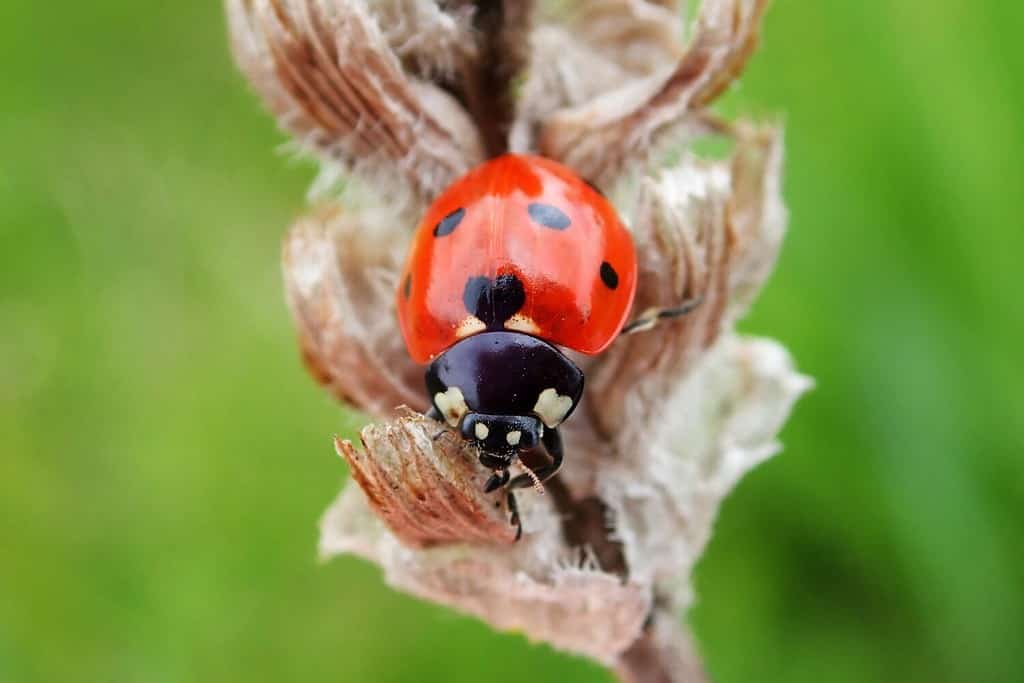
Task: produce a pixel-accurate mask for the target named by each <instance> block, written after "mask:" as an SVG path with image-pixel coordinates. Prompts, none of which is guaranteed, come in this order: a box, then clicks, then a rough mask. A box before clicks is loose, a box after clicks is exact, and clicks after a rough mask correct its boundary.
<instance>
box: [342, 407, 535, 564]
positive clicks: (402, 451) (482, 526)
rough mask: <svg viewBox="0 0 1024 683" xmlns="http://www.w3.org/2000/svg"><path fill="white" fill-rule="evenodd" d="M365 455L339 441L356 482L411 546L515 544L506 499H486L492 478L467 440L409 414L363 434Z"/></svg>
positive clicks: (373, 505) (376, 511)
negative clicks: (484, 490)
mask: <svg viewBox="0 0 1024 683" xmlns="http://www.w3.org/2000/svg"><path fill="white" fill-rule="evenodd" d="M360 437H361V439H362V443H363V447H364V448H365V452H363V451H360V450H358V449H357V448H355V447H354V446H353V445H352V443H351V442H349V441H341V440H339V439H335V443H334V445H335V448H336V449H337V451H338V454H339V455H341V456H342V457H344V458H345V460H346V462H348V465H349V472H350V473H351V475H352V478H353V479H354V480H355V481H356V482H357V483H358V484H359V487H360V488H361V489H362V490H363V493H364V494H365V495H366V499H367V501H368V503H369V505H370V507H371V508H372V509H373V511H374V512H375V513H376V514H377V516H379V517H380V518H381V519H382V520H383V521H384V523H385V524H387V525H388V527H389V528H390V529H391V531H392V532H393V533H394V534H395V535H396V536H397V537H398V538H400V539H402V541H403V542H404V543H405V544H406V545H409V546H411V547H416V548H424V547H428V546H432V545H438V544H444V543H512V542H513V541H514V539H515V533H514V530H513V529H512V527H511V526H510V525H509V522H508V510H507V509H506V508H505V502H504V496H503V495H502V494H501V493H494V494H491V495H489V496H487V495H485V494H483V485H484V482H485V481H486V480H487V477H488V476H490V474H491V473H490V471H489V470H487V469H485V468H484V467H483V466H482V465H481V464H480V462H479V460H478V459H477V457H476V453H475V452H473V451H472V449H470V448H469V446H468V445H467V444H466V442H465V441H463V440H461V439H459V438H458V437H457V435H456V434H454V433H452V432H451V431H449V430H446V429H444V428H442V427H441V426H440V425H439V424H438V423H437V422H435V421H434V420H429V419H427V418H424V417H423V416H422V415H419V414H416V413H411V412H410V414H409V415H408V416H406V417H402V418H398V419H396V420H392V421H390V422H386V423H381V424H371V425H369V426H367V427H365V428H364V429H363V430H362V432H360Z"/></svg>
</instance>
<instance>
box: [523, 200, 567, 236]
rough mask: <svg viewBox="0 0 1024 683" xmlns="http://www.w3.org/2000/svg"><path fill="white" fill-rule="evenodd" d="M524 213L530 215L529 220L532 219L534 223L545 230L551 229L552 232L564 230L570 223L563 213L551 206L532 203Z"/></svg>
mask: <svg viewBox="0 0 1024 683" xmlns="http://www.w3.org/2000/svg"><path fill="white" fill-rule="evenodd" d="M526 211H527V213H529V214H530V218H532V219H533V220H534V222H536V223H539V224H540V225H543V226H544V227H545V228H551V229H552V230H565V229H566V228H568V227H569V224H570V223H571V222H572V221H570V220H569V217H568V216H566V215H565V212H563V211H562V210H561V209H559V208H558V207H557V206H551V205H550V204H540V203H537V202H534V203H533V204H530V205H529V206H528V207H526Z"/></svg>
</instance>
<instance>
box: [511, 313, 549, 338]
mask: <svg viewBox="0 0 1024 683" xmlns="http://www.w3.org/2000/svg"><path fill="white" fill-rule="evenodd" d="M505 329H506V330H515V331H516V332H525V333H527V334H537V333H538V332H540V326H538V325H537V323H535V322H534V321H533V318H529V317H527V316H525V315H522V314H521V313H516V314H515V315H514V316H512V317H511V318H509V319H508V320H506V321H505Z"/></svg>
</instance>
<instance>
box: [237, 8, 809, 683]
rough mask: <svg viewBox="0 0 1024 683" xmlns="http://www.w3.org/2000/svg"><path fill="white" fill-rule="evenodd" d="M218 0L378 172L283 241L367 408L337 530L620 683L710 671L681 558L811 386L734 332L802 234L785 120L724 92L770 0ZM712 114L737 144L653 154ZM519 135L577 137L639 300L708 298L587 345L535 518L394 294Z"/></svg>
mask: <svg viewBox="0 0 1024 683" xmlns="http://www.w3.org/2000/svg"><path fill="white" fill-rule="evenodd" d="M225 2H226V5H227V8H228V14H229V19H230V26H231V31H232V43H233V46H234V49H235V54H236V57H237V59H238V61H239V64H240V66H241V68H242V70H243V72H244V73H245V74H246V75H247V76H248V77H249V78H250V80H251V81H252V83H253V84H254V86H255V87H256V89H257V91H258V92H259V93H260V95H261V96H262V97H263V98H264V100H265V102H266V103H267V105H268V107H269V108H270V110H271V111H272V112H273V113H274V114H275V115H276V116H277V117H278V119H279V121H280V124H281V126H282V127H283V128H284V129H286V130H287V131H289V132H290V133H292V134H293V135H294V137H295V138H296V141H297V142H298V143H299V144H300V146H301V147H302V148H303V149H305V150H307V151H309V152H312V153H314V154H316V155H317V156H318V157H319V158H320V159H321V160H322V161H323V174H324V176H326V177H327V178H328V179H330V178H335V177H337V176H338V175H339V174H344V177H346V178H350V177H359V178H360V179H361V180H362V181H363V182H362V183H348V184H347V188H348V189H346V194H345V195H344V196H343V197H340V198H339V197H338V196H331V197H330V198H329V199H328V201H326V202H325V205H324V206H320V207H318V208H317V209H316V210H314V211H311V212H310V213H309V215H307V216H306V217H304V218H302V219H301V220H299V221H298V222H297V223H296V225H295V226H294V227H293V228H292V230H291V232H290V233H289V235H288V237H287V238H286V240H285V248H284V269H285V280H286V285H287V290H288V302H289V304H290V306H291V309H292V312H293V314H294V317H295V321H296V325H297V328H298V333H299V334H298V336H299V340H300V348H301V350H302V353H303V357H304V360H305V362H306V365H307V367H308V368H309V369H310V371H311V373H312V374H313V376H314V377H315V378H316V380H317V381H318V382H320V383H321V384H323V385H324V386H325V387H326V388H327V389H328V391H330V392H331V393H332V394H333V395H334V396H336V397H337V398H339V399H340V400H342V401H343V402H345V403H347V404H349V405H351V406H353V407H355V408H357V409H359V410H362V411H364V412H365V413H367V414H369V415H371V416H372V417H373V418H374V420H375V422H374V423H373V424H370V425H368V426H367V427H365V428H364V429H363V430H362V431H361V433H360V441H361V445H356V444H353V443H351V442H348V441H344V440H338V441H337V442H336V444H335V447H336V450H337V452H338V454H339V455H340V456H341V457H342V458H344V460H345V461H346V462H347V463H348V466H349V471H350V472H351V479H350V482H349V483H348V484H347V485H346V487H345V488H344V490H343V491H342V492H341V494H340V495H339V496H338V498H337V500H336V501H335V502H334V504H333V505H331V506H330V508H329V509H328V510H327V512H326V513H325V514H324V517H323V520H322V522H321V540H320V549H321V553H322V554H323V555H324V556H325V557H329V556H333V555H336V554H339V553H353V554H357V555H360V556H362V557H365V558H367V559H368V560H370V561H371V562H374V563H376V564H378V565H379V566H380V567H381V568H382V569H383V571H384V575H385V579H386V580H387V581H388V583H390V584H391V585H392V586H395V587H396V588H398V589H401V590H404V591H407V592H409V593H412V594H415V595H418V596H420V597H422V598H424V599H427V600H431V601H434V602H437V603H440V604H444V605H448V606H450V607H452V608H454V609H457V610H461V611H463V612H466V613H469V614H472V615H475V616H477V617H479V618H480V619H482V620H484V621H486V622H487V623H489V624H491V625H492V626H494V627H495V628H497V629H502V630H507V629H515V630H518V631H521V632H523V633H525V634H527V635H528V636H529V637H530V638H531V639H533V640H538V641H542V642H546V643H549V644H550V645H552V646H553V647H556V648H559V649H563V650H567V651H569V652H573V653H576V654H580V655H583V656H586V657H590V658H592V659H594V660H596V661H598V662H600V663H602V664H604V665H605V666H607V667H608V668H609V669H610V670H612V671H614V672H615V673H616V674H617V675H618V676H619V678H620V679H621V680H622V681H624V682H625V683H702V682H703V681H706V680H707V677H706V675H705V673H704V672H703V670H702V667H701V664H700V659H699V657H698V656H697V653H696V650H695V648H694V647H693V644H692V642H691V639H690V635H689V633H688V632H687V631H686V629H685V628H684V627H683V626H682V624H681V623H680V621H679V619H678V615H679V613H681V612H682V611H683V610H685V609H686V608H687V607H688V606H689V603H690V600H691V594H690V589H689V577H690V575H691V573H692V570H693V567H694V564H695V563H696V562H697V560H698V559H699V557H700V556H701V553H702V552H703V550H704V547H705V546H706V544H707V542H708V539H709V538H710V535H711V528H712V525H713V522H714V519H715V515H716V514H717V510H718V507H719V505H720V504H721V502H722V500H723V499H724V498H725V497H726V496H727V495H728V494H729V492H730V491H731V489H732V488H733V486H734V485H735V484H736V482H737V481H738V480H739V479H740V478H741V477H742V476H743V475H744V474H745V473H746V472H747V471H749V470H750V469H751V468H753V467H755V466H756V465H758V464H759V463H761V462H762V461H763V460H765V459H766V458H768V457H770V456H771V455H773V454H774V453H775V452H776V451H777V450H778V445H777V443H776V442H775V436H776V434H777V433H778V431H779V429H780V428H781V426H782V424H783V423H784V422H785V420H786V418H787V417H788V413H789V410H790V408H791V406H792V405H793V403H794V402H795V401H796V399H797V398H798V397H799V396H800V394H801V393H803V392H804V391H806V390H807V388H808V387H809V386H810V381H809V380H808V379H807V378H805V377H803V376H801V375H799V374H798V373H797V372H796V370H795V368H794V365H793V362H792V360H791V359H790V357H789V355H788V353H787V352H786V350H785V349H784V348H783V347H782V346H781V345H779V344H777V343H775V342H773V341H771V340H766V339H756V338H748V337H744V336H741V335H739V334H737V333H736V331H735V324H736V321H737V319H738V318H739V317H740V316H741V315H742V314H743V313H744V312H745V311H746V309H747V307H748V306H749V304H750V303H751V302H752V301H753V299H754V297H755V296H756V295H757V294H758V292H759V291H760V289H761V287H762V286H763V284H764V283H765V281H766V280H767V278H768V277H769V275H770V274H771V271H772V269H773V268H774V265H775V260H776V256H777V254H778V251H779V248H780V246H781V243H782V238H783V235H784V232H785V224H786V211H785V208H784V206H783V204H782V199H781V187H780V185H781V181H780V178H781V168H782V156H783V155H782V134H781V131H780V130H779V129H778V128H777V127H775V126H771V125H758V124H754V123H751V122H747V121H742V120H740V121H735V122H727V121H723V120H721V119H719V118H717V117H716V116H715V115H714V113H712V112H710V111H709V110H708V109H707V107H708V106H709V105H710V104H711V103H712V102H713V100H714V99H715V98H716V97H717V96H718V95H719V94H721V93H722V92H723V91H724V90H725V89H726V88H728V87H729V85H730V84H731V83H733V82H734V80H735V79H736V78H738V77H739V75H740V73H741V72H742V70H743V68H744V66H745V64H746V62H747V60H748V59H749V57H750V56H751V54H752V53H753V51H754V49H755V47H756V45H757V42H758V37H759V34H760V25H761V19H762V16H763V14H764V11H765V7H766V6H767V4H768V3H767V0H705V1H704V2H703V3H702V5H701V9H700V12H699V14H698V15H697V17H696V18H695V19H694V20H693V21H692V22H691V23H690V26H689V30H688V31H687V32H686V35H687V42H686V45H685V46H683V45H681V44H679V42H678V36H680V35H681V34H682V33H683V28H682V27H683V23H684V22H683V19H682V14H681V9H680V8H681V6H683V5H685V4H686V3H677V2H674V1H673V0H657V1H643V0H588V1H587V2H581V3H579V6H578V7H576V8H575V9H574V10H573V11H571V12H568V14H563V15H562V16H558V15H557V12H555V13H554V14H552V15H551V16H544V14H543V11H542V10H543V9H544V8H545V7H547V4H546V3H537V6H538V8H537V9H536V10H535V8H534V3H533V2H529V1H526V0H523V1H513V0H447V1H445V2H434V1H433V0H374V2H370V1H369V0H225ZM535 15H536V16H535ZM707 135H715V136H721V137H725V138H727V139H728V140H729V141H730V142H731V143H732V152H731V155H730V158H729V159H725V160H704V159H699V158H697V157H696V156H694V155H693V154H691V153H689V152H686V151H683V152H681V153H680V154H675V155H673V156H672V157H671V158H672V159H674V160H673V161H672V163H671V164H670V165H668V166H667V167H665V168H652V167H651V166H652V160H655V159H660V158H663V157H664V155H662V154H659V152H660V151H664V150H663V145H665V144H668V143H671V144H674V145H675V146H676V148H677V149H684V148H685V147H686V144H685V143H687V142H689V141H691V140H692V139H693V138H696V137H700V136H707ZM508 149H513V150H515V151H516V152H526V153H541V154H544V155H547V156H549V157H551V158H554V159H557V160H560V161H562V162H563V163H566V164H567V165H569V166H571V167H572V168H573V169H574V170H575V171H576V172H577V173H578V174H579V175H581V176H582V177H583V178H585V179H586V180H588V181H590V182H593V183H594V184H596V186H598V187H600V188H602V189H603V190H605V191H606V194H608V196H609V197H612V198H613V199H614V201H615V203H616V205H617V206H618V208H619V209H620V211H621V212H622V214H623V219H624V221H625V222H626V223H627V224H628V225H629V226H630V229H631V231H632V234H633V239H634V242H635V244H636V251H637V257H638V261H639V276H638V287H637V295H636V303H635V307H636V310H635V311H634V317H635V316H636V315H640V311H644V310H647V309H652V308H661V309H665V308H673V307H676V306H678V305H679V304H680V303H682V302H684V301H688V300H700V301H701V302H702V303H701V305H700V306H699V307H698V308H697V309H696V310H695V311H693V312H692V313H691V314H689V315H687V316H685V317H684V318H682V319H677V320H672V321H666V322H664V323H662V324H660V325H659V326H658V327H657V328H656V329H655V330H652V331H648V332H644V333H640V334H635V335H628V336H623V337H621V338H620V339H618V340H616V341H615V342H614V343H613V344H612V346H610V347H609V348H608V349H607V350H606V351H605V352H603V353H602V354H601V355H600V356H599V357H597V358H593V359H582V358H581V359H579V360H580V362H581V365H582V368H583V370H584V371H585V372H586V374H587V383H586V386H587V388H586V390H585V393H584V397H583V403H581V409H580V410H578V411H576V413H575V415H574V416H573V419H572V420H570V421H567V422H566V424H565V425H563V426H562V427H561V431H562V434H563V438H564V441H565V444H566V453H567V457H566V458H565V463H564V465H563V468H562V469H561V470H560V472H559V474H558V475H557V477H555V478H553V479H549V480H548V481H546V482H544V487H545V490H546V492H547V494H548V495H537V494H536V492H529V491H522V492H521V493H522V495H520V496H519V497H518V501H519V512H520V515H521V518H522V521H523V527H524V530H525V533H524V535H523V537H522V539H521V540H520V541H519V542H514V537H515V535H514V532H513V530H512V527H511V526H510V525H509V524H508V514H509V510H508V508H507V507H506V499H504V498H503V497H502V494H501V492H500V491H499V492H495V493H492V494H485V493H484V492H483V488H484V482H485V481H487V478H488V476H489V475H490V474H491V473H490V472H489V471H488V470H486V469H485V468H484V467H483V466H482V465H481V464H480V463H479V460H478V458H477V453H475V452H474V451H473V449H472V448H471V447H469V446H468V445H467V443H466V442H465V441H463V440H462V439H461V438H459V436H458V434H457V433H455V432H452V431H451V430H449V429H448V428H447V427H445V426H444V425H440V424H438V423H437V422H435V421H433V420H430V419H427V418H426V417H424V416H423V415H422V414H421V413H419V412H417V411H422V410H424V409H425V408H426V407H427V403H428V402H427V399H426V396H425V393H424V391H423V368H422V367H419V366H417V365H415V364H414V363H413V362H412V361H411V360H410V358H409V356H408V354H407V352H406V350H405V348H404V345H403V343H402V340H401V336H400V335H399V334H397V332H396V323H395V311H394V296H395V294H394V293H395V291H396V287H397V284H398V279H399V272H400V268H401V261H402V255H403V253H404V250H405V247H406V245H407V243H408V240H409V236H410V233H411V229H412V227H413V226H414V225H415V223H416V220H417V216H418V214H419V212H420V211H421V210H422V209H423V207H424V206H425V205H426V204H427V203H428V202H430V201H432V200H433V199H434V198H435V197H436V196H437V194H438V193H439V192H440V191H441V190H443V188H444V187H446V186H447V185H448V184H449V183H450V182H451V181H452V180H454V179H455V178H456V177H457V176H459V175H461V174H462V173H464V172H465V171H467V170H468V169H470V168H472V167H473V166H474V165H476V164H477V163H479V162H480V161H482V160H483V159H485V158H487V157H490V156H493V155H496V154H499V153H502V152H504V151H506V150H508ZM325 185H329V183H326V184H325ZM352 188H355V189H352ZM366 188H369V189H370V190H371V191H372V193H370V194H364V193H362V192H361V190H365V189H366ZM371 194H372V196H370V195H371ZM403 405H405V406H410V407H411V409H405V410H396V407H398V406H403ZM526 464H527V465H529V466H531V467H532V466H533V463H526Z"/></svg>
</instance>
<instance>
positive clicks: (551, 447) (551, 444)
mask: <svg viewBox="0 0 1024 683" xmlns="http://www.w3.org/2000/svg"><path fill="white" fill-rule="evenodd" d="M541 441H543V443H544V448H546V449H547V451H548V455H550V456H551V462H550V463H549V464H547V465H542V466H541V467H538V468H537V469H536V470H534V472H533V473H534V474H536V475H537V479H538V480H540V481H541V482H545V481H547V480H548V479H550V478H551V477H553V476H555V473H556V472H558V470H559V469H560V468H561V467H562V457H563V452H562V435H561V434H559V433H558V429H546V430H544V436H542V437H541ZM532 485H533V478H532V477H530V475H528V474H520V475H517V476H516V478H515V479H513V480H512V481H510V482H509V484H508V488H509V490H511V489H522V488H526V487H528V486H532Z"/></svg>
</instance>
